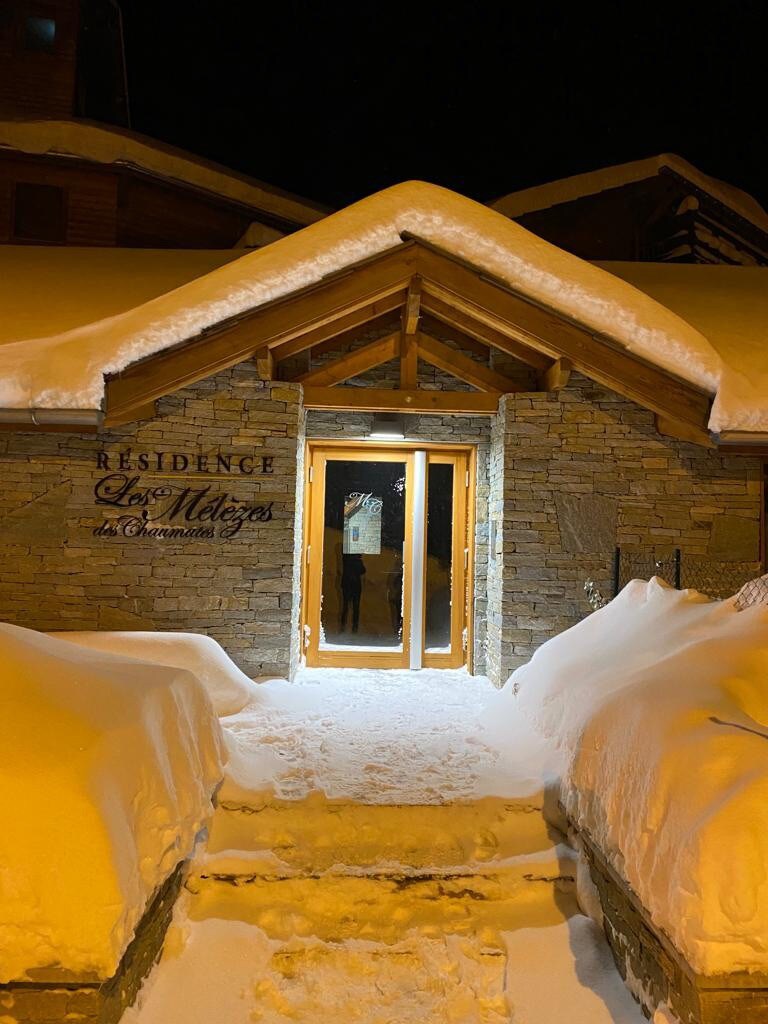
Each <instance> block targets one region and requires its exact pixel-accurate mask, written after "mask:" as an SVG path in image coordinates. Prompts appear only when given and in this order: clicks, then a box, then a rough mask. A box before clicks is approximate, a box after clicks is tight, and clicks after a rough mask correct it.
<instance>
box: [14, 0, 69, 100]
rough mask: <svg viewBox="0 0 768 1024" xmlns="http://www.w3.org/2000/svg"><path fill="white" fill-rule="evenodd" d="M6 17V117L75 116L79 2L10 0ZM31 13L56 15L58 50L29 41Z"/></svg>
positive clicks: (56, 46) (46, 15)
mask: <svg viewBox="0 0 768 1024" xmlns="http://www.w3.org/2000/svg"><path fill="white" fill-rule="evenodd" d="M7 7H8V8H9V10H8V12H7V13H6V14H5V18H4V19H2V20H0V117H48V118H68V117H71V116H72V111H73V106H74V96H75V78H76V65H77V32H78V21H79V9H80V4H79V2H78V0H39V2H35V0H30V2H26V3H21V2H19V0H10V3H9V4H7ZM28 16H38V17H43V18H53V19H54V20H55V21H56V40H55V44H54V47H53V52H51V53H45V52H35V51H34V50H29V49H27V48H26V47H25V45H24V21H25V18H26V17H28Z"/></svg>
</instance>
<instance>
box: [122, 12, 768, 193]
mask: <svg viewBox="0 0 768 1024" xmlns="http://www.w3.org/2000/svg"><path fill="white" fill-rule="evenodd" d="M121 7H122V9H123V16H124V26H125V41H126V60H127V66H128V79H129V92H130V98H131V107H132V111H131V112H132V127H133V128H134V129H135V130H137V131H141V132H145V133H146V134H149V135H152V136H155V137H156V138H159V139H163V140H165V141H167V142H170V143H173V144H175V145H178V146H181V147H183V148H185V149H188V150H191V151H193V152H197V153H199V154H201V155H203V156H206V157H209V158H211V159H214V160H217V161H219V162H221V163H223V164H226V165H228V166H230V167H233V168H236V169H238V170H240V171H243V172H245V173H247V174H250V175H252V176H254V177H256V178H260V179H262V180H263V181H267V182H270V183H272V184H274V185H278V186H280V187H281V188H283V189H287V190H289V191H292V192H296V193H299V194H300V195H303V196H306V197H307V198H309V199H314V200H316V201H318V202H321V203H325V204H327V205H329V206H342V205H344V204H346V203H349V202H352V201H354V200H355V199H358V198H360V197H361V196H363V195H366V194H368V193H370V192H373V191H375V190H376V189H379V188H383V187H385V186H387V185H390V184H393V183H395V182H397V181H402V180H405V179H407V178H422V179H425V180H427V181H432V182H436V183H438V184H441V185H446V186H448V187H449V188H452V189H456V190H457V191H459V192H462V193H464V194H465V195H469V196H472V197H473V198H476V199H481V200H488V199H491V198H494V197H496V196H498V195H502V194H504V193H506V192H510V191H513V190H515V189H519V188H526V187H528V186H530V185H536V184H541V183H542V182H546V181H551V180H553V179H556V178H560V177H564V176H566V175H569V174H576V173H579V172H581V171H587V170H592V169H594V168H597V167H602V166H606V165H609V164H614V163H621V162H624V161H627V160H635V159H639V158H641V157H645V156H651V155H653V154H656V153H660V152H664V151H672V152H676V153H679V154H680V155H682V156H684V157H686V158H687V159H688V160H690V161H691V162H692V163H694V164H695V165H697V166H698V167H699V168H700V169H701V170H703V171H705V172H707V173H709V174H712V175H714V176H715V177H720V178H723V179H725V180H727V181H730V182H731V183H733V184H735V185H738V186H739V187H741V188H743V189H745V190H747V191H748V192H751V193H752V194H753V195H754V196H755V197H756V198H757V199H759V200H760V201H761V202H762V203H763V204H764V205H768V171H766V166H767V159H768V146H767V144H766V99H767V98H768V96H767V90H766V80H768V76H767V75H766V56H768V44H767V43H766V29H767V28H768V16H766V15H765V14H764V13H762V12H764V11H765V7H764V5H763V3H762V0H761V2H739V0H732V2H730V3H728V4H726V3H723V2H720V3H717V4H714V3H707V2H706V0H705V2H697V3H680V2H676V0H671V2H668V3H652V2H651V3H637V2H634V3H624V4H616V5H615V6H612V7H610V8H609V7H607V6H606V7H603V5H602V4H586V5H585V4H581V3H576V2H572V3H568V4H564V5H562V6H561V5H556V4H546V3H539V4H526V5H522V4H519V3H518V4H515V3H514V0H513V2H509V0H506V2H505V3H504V4H501V3H500V2H498V0H497V2H494V3H482V2H475V3H472V2H464V3H462V4H460V5H457V6H450V5H449V4H447V3H446V4H444V5H440V6H439V5H437V4H428V3H419V2H418V0H416V2H414V3H412V4H410V5H401V4H386V5H384V4H381V3H375V2H371V0H359V2H358V3H354V4H347V3H334V2H333V0H321V2H318V3H301V2H299V0H274V2H272V3H266V2H263V0H249V2H230V3H226V2H218V3H215V2H207V0H197V2H187V3H184V4H182V3H178V2H176V0H121ZM715 12H718V13H717V16H716V14H715ZM628 19H629V22H630V24H629V25H627V20H628Z"/></svg>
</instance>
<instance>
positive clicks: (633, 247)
mask: <svg viewBox="0 0 768 1024" xmlns="http://www.w3.org/2000/svg"><path fill="white" fill-rule="evenodd" d="M683 197H684V193H682V192H680V191H679V189H678V186H677V183H676V182H675V181H673V180H671V179H664V178H661V177H659V176H657V177H655V178H650V179H648V180H646V181H640V182H633V183H632V184H629V185H622V186H621V187H620V188H612V189H608V190H607V191H605V192H600V193H598V194H597V195H593V196H583V197H581V198H580V199H573V200H571V201H570V202H567V203H560V204H559V205H557V206H551V207H549V208H547V209H545V210H534V211H532V212H531V213H526V214H523V216H521V217H516V218H515V219H516V220H517V222H518V223H519V224H521V225H522V226H523V227H524V228H527V230H528V231H532V232H533V233H534V234H535V235H539V236H540V237H541V238H544V239H546V240H547V241H548V242H552V243H553V244H554V245H557V246H559V247H560V248H561V249H565V250H566V251H567V252H572V253H573V254H574V255H575V256H580V257H581V258H582V259H585V260H630V261H632V260H638V259H642V258H643V253H644V248H645V244H646V243H645V236H646V232H647V229H648V225H649V224H651V223H652V222H653V220H655V218H656V217H657V216H658V211H659V210H668V209H670V208H674V206H675V199H676V198H678V200H679V202H681V201H682V199H683Z"/></svg>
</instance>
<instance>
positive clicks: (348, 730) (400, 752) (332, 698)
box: [220, 669, 542, 804]
mask: <svg viewBox="0 0 768 1024" xmlns="http://www.w3.org/2000/svg"><path fill="white" fill-rule="evenodd" d="M497 692H498V691H497V690H495V689H494V687H493V686H492V685H491V683H490V682H489V681H488V680H487V679H486V678H485V677H484V676H471V675H469V674H468V673H467V672H466V671H465V670H463V669H462V670H454V671H445V670H443V671H440V670H435V669H431V670H430V669H424V670H422V671H420V672H409V671H394V670H391V669H390V670H375V669H368V670H365V671H362V670H360V669H304V670H303V671H301V672H300V673H299V674H298V676H297V679H296V681H295V682H294V683H287V682H284V681H283V680H272V681H270V682H268V683H263V684H262V685H261V686H260V687H259V693H258V699H257V700H256V701H255V702H254V703H253V704H251V705H249V706H248V707H246V708H244V709H243V711H241V712H240V713H239V714H237V715H232V716H230V717H229V718H224V719H222V725H223V726H224V734H225V737H226V738H227V743H228V746H229V749H230V755H231V760H230V764H229V766H228V771H227V778H226V780H225V783H224V787H223V789H222V792H221V794H220V800H221V801H222V802H227V801H231V802H239V801H244V800H247V799H248V798H249V797H251V796H252V795H253V794H260V793H263V792H264V791H265V790H268V791H271V792H272V794H273V795H274V796H275V797H277V798H278V799H283V800H301V799H304V798H306V797H307V796H309V795H310V794H311V793H313V792H320V793H323V794H324V795H325V796H326V797H327V798H328V799H329V800H345V801H358V802H361V803H366V804H376V803H380V804H396V803H400V804H436V803H437V804H440V803H451V802H453V801H461V800H472V799H476V798H477V797H478V796H486V795H493V796H518V795H523V794H525V793H534V792H536V791H537V790H538V789H540V787H541V770H540V767H541V762H542V753H541V750H540V749H539V748H538V747H537V741H536V740H535V739H534V738H533V736H532V735H531V734H529V733H524V732H521V734H520V736H519V737H518V738H517V740H516V741H515V738H514V737H513V742H511V743H509V744H507V747H506V749H504V750H500V749H497V748H496V747H495V746H494V745H493V744H492V743H491V742H489V741H487V740H486V738H485V736H484V732H485V730H484V727H483V726H482V725H481V724H480V717H481V715H482V713H483V712H484V710H485V709H486V708H487V706H488V704H489V702H490V701H491V700H492V699H493V698H494V696H495V695H496V694H497Z"/></svg>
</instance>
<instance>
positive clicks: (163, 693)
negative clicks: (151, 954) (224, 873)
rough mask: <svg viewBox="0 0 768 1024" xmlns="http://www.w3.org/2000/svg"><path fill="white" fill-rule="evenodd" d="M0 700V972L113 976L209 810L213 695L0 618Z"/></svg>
mask: <svg viewBox="0 0 768 1024" xmlns="http://www.w3.org/2000/svg"><path fill="white" fill-rule="evenodd" d="M0 702H2V707H3V714H2V717H1V718H0V738H1V739H2V747H3V758H2V765H0V818H1V819H2V822H3V827H2V829H0V864H1V865H2V885H0V983H6V982H9V981H24V980H35V981H46V980H57V978H58V977H59V976H58V975H57V971H59V970H63V971H65V972H67V974H68V975H69V976H71V977H72V978H74V979H77V980H99V981H101V980H105V979H108V978H111V977H113V975H114V974H115V972H116V970H117V967H118V964H119V963H120V959H121V957H122V955H123V953H124V952H125V949H126V947H127V945H128V943H129V942H130V941H131V940H132V938H133V935H134V931H135V929H136V927H137V925H138V924H139V922H140V920H141V918H142V915H143V914H144V911H145V909H146V907H147V905H148V903H149V902H150V901H151V900H152V898H153V896H154V894H155V893H156V892H157V891H158V890H159V889H160V888H161V887H162V886H163V884H164V883H165V882H166V880H167V879H168V877H169V876H170V875H171V874H172V872H173V871H174V869H175V868H176V866H177V864H179V862H181V861H184V860H185V859H187V858H188V857H189V856H190V854H191V853H192V850H193V848H194V843H195V839H196V837H197V835H198V833H199V831H200V829H201V828H202V827H203V825H205V823H206V822H207V820H208V819H209V817H210V815H211V813H212V805H211V796H212V794H213V792H214V789H215V787H216V785H217V784H218V782H219V780H220V779H221V777H222V772H223V768H222V758H223V756H224V750H223V747H222V739H221V731H220V728H219V725H218V721H217V719H216V717H215V713H214V710H213V707H212V705H211V701H210V699H209V697H208V694H207V693H206V691H205V688H204V686H203V684H202V683H201V682H200V680H199V679H198V678H197V677H196V676H195V675H193V674H192V673H191V672H189V671H187V670H185V669H177V668H173V667H167V666H161V665H153V664H150V663H148V662H140V661H136V660H134V659H131V658H125V657H122V656H120V655H116V654H111V653H107V652H104V651H91V650H87V649H85V648H83V647H81V646H79V645H75V644H70V643H63V642H62V641H60V640H56V639H54V638H52V637H47V636H43V635H41V634H39V633H35V632H32V631H30V630H24V629H18V628H17V627H14V626H9V625H5V624H3V625H0ZM53 1016H54V1015H53V1014H52V1017H46V1019H52V1018H53ZM55 1016H56V1018H57V1019H58V1015H55ZM2 1019H3V1020H6V1019H8V1018H6V1017H2Z"/></svg>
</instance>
